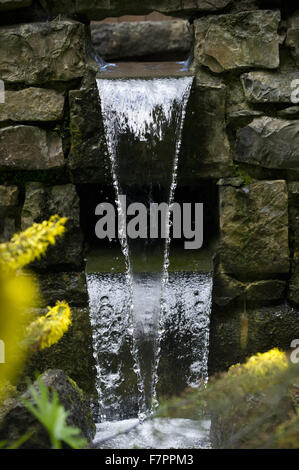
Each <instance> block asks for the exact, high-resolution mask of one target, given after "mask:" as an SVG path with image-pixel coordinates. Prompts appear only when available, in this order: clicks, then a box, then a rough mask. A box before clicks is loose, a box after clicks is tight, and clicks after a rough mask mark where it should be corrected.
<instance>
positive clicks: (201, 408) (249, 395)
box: [158, 349, 299, 449]
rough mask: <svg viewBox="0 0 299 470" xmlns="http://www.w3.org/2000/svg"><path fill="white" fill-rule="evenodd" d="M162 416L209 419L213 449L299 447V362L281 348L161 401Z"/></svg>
mask: <svg viewBox="0 0 299 470" xmlns="http://www.w3.org/2000/svg"><path fill="white" fill-rule="evenodd" d="M158 415H159V416H160V417H171V418H190V419H198V420H201V419H204V418H206V417H207V416H209V417H210V418H211V441H212V442H211V443H212V447H213V448H225V449H259V448H262V449H297V448H299V365H298V364H297V365H296V364H291V363H290V362H289V360H288V357H287V355H286V354H285V353H284V352H282V351H279V350H278V349H272V350H271V351H268V352H266V353H263V354H257V355H255V356H252V357H251V358H250V359H249V360H248V361H247V362H246V363H245V364H242V365H240V364H237V365H234V366H232V367H231V368H230V369H229V371H228V372H226V373H223V374H221V375H218V376H216V377H214V378H212V379H211V380H210V381H209V383H208V384H207V386H202V387H200V388H198V389H188V390H187V391H186V392H185V393H184V395H183V396H182V397H181V398H174V399H172V400H170V401H168V402H166V403H164V404H162V406H161V408H160V411H159V413H158Z"/></svg>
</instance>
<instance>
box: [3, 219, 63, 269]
mask: <svg viewBox="0 0 299 470" xmlns="http://www.w3.org/2000/svg"><path fill="white" fill-rule="evenodd" d="M66 221H67V219H66V218H60V217H59V216H58V215H53V216H52V217H51V218H50V220H48V221H47V220H45V221H44V222H42V223H41V224H33V225H32V227H29V228H28V229H27V230H25V232H22V233H16V234H15V235H14V236H13V238H12V239H11V240H10V242H8V243H1V244H0V265H2V266H3V269H11V270H15V271H16V270H18V269H22V268H23V267H24V266H26V265H27V264H30V263H31V262H32V261H34V260H35V259H39V258H40V257H41V255H43V254H45V252H46V250H47V248H48V246H49V245H54V243H55V240H56V238H57V237H59V236H61V235H63V233H64V232H65V224H66Z"/></svg>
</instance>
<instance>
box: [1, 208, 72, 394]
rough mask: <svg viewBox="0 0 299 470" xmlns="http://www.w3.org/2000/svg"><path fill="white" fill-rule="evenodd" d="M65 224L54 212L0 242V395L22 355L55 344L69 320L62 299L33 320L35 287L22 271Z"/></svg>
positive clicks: (36, 301)
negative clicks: (0, 355) (0, 356)
mask: <svg viewBox="0 0 299 470" xmlns="http://www.w3.org/2000/svg"><path fill="white" fill-rule="evenodd" d="M65 223H66V219H65V218H60V217H58V216H57V215H55V216H52V217H51V218H50V220H48V221H44V222H42V223H41V224H34V225H33V226H32V227H30V228H28V229H27V230H25V231H24V232H22V233H17V234H15V235H14V236H13V238H12V239H11V241H10V242H8V243H2V244H0V340H1V344H2V355H3V356H4V357H3V358H2V361H3V360H4V361H5V362H4V363H1V364H0V396H1V390H2V391H3V390H4V388H5V389H7V387H6V386H5V385H6V383H7V382H14V381H15V380H16V379H17V377H18V374H19V372H20V370H21V369H22V365H23V363H24V361H25V360H26V357H27V356H28V355H29V354H30V353H31V352H33V351H34V350H36V349H38V348H43V347H49V346H51V345H52V344H54V343H56V342H57V341H58V340H59V339H60V338H61V337H62V336H63V334H64V333H65V331H67V329H68V327H69V325H70V323H71V312H70V308H69V306H68V305H67V304H66V303H65V302H59V303H57V305H56V306H55V307H54V308H53V309H51V308H50V307H49V308H48V313H47V314H46V315H45V316H42V317H39V318H38V319H37V320H35V321H34V319H33V317H32V314H30V310H31V309H33V308H35V307H36V306H38V304H39V297H40V294H39V287H38V282H37V281H36V279H35V277H34V276H33V274H31V273H29V272H26V271H24V267H25V266H27V265H28V264H30V263H31V262H33V261H34V260H36V259H39V258H40V257H41V256H42V255H44V254H45V252H46V250H47V248H48V246H49V245H54V243H55V240H56V239H57V237H59V236H61V235H63V233H64V232H65ZM0 359H1V358H0Z"/></svg>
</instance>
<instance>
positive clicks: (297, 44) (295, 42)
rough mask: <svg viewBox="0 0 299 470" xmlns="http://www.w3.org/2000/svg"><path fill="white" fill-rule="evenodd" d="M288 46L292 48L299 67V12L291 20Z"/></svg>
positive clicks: (287, 39)
mask: <svg viewBox="0 0 299 470" xmlns="http://www.w3.org/2000/svg"><path fill="white" fill-rule="evenodd" d="M286 44H287V46H288V47H289V48H290V50H291V53H292V56H293V57H294V59H295V62H296V65H297V66H298V65H299V13H298V10H297V11H296V12H295V13H294V14H293V15H292V16H291V18H290V19H289V28H288V31H287V38H286Z"/></svg>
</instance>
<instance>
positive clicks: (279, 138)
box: [234, 117, 299, 170]
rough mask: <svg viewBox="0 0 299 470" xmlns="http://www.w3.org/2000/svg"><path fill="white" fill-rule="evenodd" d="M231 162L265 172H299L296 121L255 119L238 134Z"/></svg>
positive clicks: (298, 137) (297, 126)
mask: <svg viewBox="0 0 299 470" xmlns="http://www.w3.org/2000/svg"><path fill="white" fill-rule="evenodd" d="M234 159H235V160H237V161H239V162H244V163H248V164H251V165H258V166H262V167H264V168H276V169H285V170H287V169H290V170H292V169H294V170H298V169H299V121H298V120H294V121H285V120H282V119H273V118H270V117H261V118H257V119H254V120H253V121H252V122H251V123H250V124H249V125H248V126H246V127H243V128H242V129H239V130H238V132H237V144H236V151H235V156H234Z"/></svg>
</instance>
